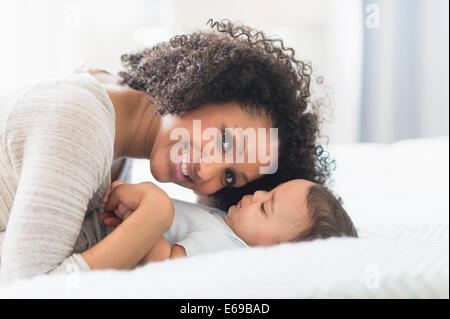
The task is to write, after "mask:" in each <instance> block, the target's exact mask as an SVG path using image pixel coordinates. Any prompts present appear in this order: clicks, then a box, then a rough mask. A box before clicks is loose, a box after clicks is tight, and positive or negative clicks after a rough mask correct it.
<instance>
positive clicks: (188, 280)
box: [0, 137, 449, 298]
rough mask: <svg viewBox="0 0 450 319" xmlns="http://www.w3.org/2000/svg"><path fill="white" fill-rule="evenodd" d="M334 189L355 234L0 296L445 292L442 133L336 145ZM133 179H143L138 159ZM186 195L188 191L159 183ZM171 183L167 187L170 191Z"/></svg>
mask: <svg viewBox="0 0 450 319" xmlns="http://www.w3.org/2000/svg"><path fill="white" fill-rule="evenodd" d="M329 151H330V153H331V154H332V156H333V157H334V158H335V159H336V164H337V166H336V171H335V174H334V177H333V180H334V184H333V188H334V189H335V191H336V192H337V193H338V194H339V195H340V196H342V198H343V200H344V206H345V208H346V209H347V211H348V212H349V214H350V216H351V217H352V219H353V221H354V223H355V225H356V227H357V230H358V232H359V235H360V238H358V239H353V238H351V239H350V238H332V239H326V240H316V241H312V242H307V243H289V244H281V245H278V246H272V247H266V248H263V247H256V248H247V249H237V250H229V251H220V252H216V253H212V254H208V255H200V256H194V257H190V258H182V259H178V260H167V261H164V262H160V263H153V264H148V265H146V266H145V267H142V268H137V269H135V270H132V271H114V270H107V271H92V272H85V273H77V272H74V273H69V274H59V275H52V276H49V275H41V276H37V277H35V278H32V279H27V280H19V281H16V282H14V283H12V284H11V285H9V286H6V287H0V298H449V226H448V225H449V193H448V192H449V139H448V137H438V138H428V139H416V140H404V141H400V142H396V143H393V144H340V145H333V146H330V148H329ZM129 176H130V180H129V181H133V182H139V181H142V180H147V179H150V176H149V175H148V162H147V161H145V160H135V161H133V162H132V166H131V170H130V175H129ZM163 187H166V189H167V191H168V192H169V195H170V196H172V197H174V198H178V199H183V200H186V201H193V200H194V198H195V197H194V194H192V192H190V191H189V190H185V189H181V188H177V187H174V186H170V187H169V186H168V185H163ZM167 187H168V188H167Z"/></svg>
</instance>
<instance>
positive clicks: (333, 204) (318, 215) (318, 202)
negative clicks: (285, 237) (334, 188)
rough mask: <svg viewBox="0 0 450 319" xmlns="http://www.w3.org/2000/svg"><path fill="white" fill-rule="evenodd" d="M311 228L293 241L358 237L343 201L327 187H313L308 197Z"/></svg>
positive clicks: (316, 185)
mask: <svg viewBox="0 0 450 319" xmlns="http://www.w3.org/2000/svg"><path fill="white" fill-rule="evenodd" d="M306 202H307V207H308V215H309V217H310V227H308V229H307V230H304V231H302V232H301V233H300V234H299V235H298V236H297V237H295V238H294V239H293V240H292V241H293V242H298V241H310V240H314V239H319V238H322V239H325V238H329V237H344V236H346V237H358V233H357V231H356V228H355V226H354V225H353V222H352V220H351V219H350V216H349V215H348V214H347V212H346V211H345V209H344V208H343V207H342V205H343V201H342V199H341V198H340V197H336V196H334V194H333V193H332V192H331V191H330V190H329V189H327V188H326V187H325V186H321V185H318V184H315V185H313V186H311V188H310V189H309V192H308V196H307V200H306Z"/></svg>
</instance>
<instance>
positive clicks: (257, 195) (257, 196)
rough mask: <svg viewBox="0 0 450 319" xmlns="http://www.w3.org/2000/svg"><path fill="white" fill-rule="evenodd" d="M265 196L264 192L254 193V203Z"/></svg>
mask: <svg viewBox="0 0 450 319" xmlns="http://www.w3.org/2000/svg"><path fill="white" fill-rule="evenodd" d="M264 194H265V192H264V191H256V192H254V193H253V196H252V201H253V202H255V201H258V200H260V199H261V198H262V197H263V196H264Z"/></svg>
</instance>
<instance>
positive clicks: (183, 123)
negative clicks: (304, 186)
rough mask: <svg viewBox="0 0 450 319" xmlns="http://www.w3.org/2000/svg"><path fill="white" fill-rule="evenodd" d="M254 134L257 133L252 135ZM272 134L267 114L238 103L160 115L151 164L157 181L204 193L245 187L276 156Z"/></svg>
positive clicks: (276, 144) (205, 106) (276, 145)
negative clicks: (246, 108)
mask: <svg viewBox="0 0 450 319" xmlns="http://www.w3.org/2000/svg"><path fill="white" fill-rule="evenodd" d="M236 128H240V129H242V131H239V130H235V129H236ZM258 129H260V130H259V131H258ZM243 131H244V134H242V132H243ZM231 132H235V133H234V134H230V133H231ZM239 132H241V133H239ZM178 133H180V134H178ZM181 133H183V134H181ZM247 133H249V134H247ZM252 133H254V134H256V138H251V136H252ZM171 135H172V136H171ZM258 138H259V139H260V142H258ZM270 138H271V136H270V120H269V119H268V118H267V117H266V116H264V114H249V113H248V112H246V111H243V110H242V108H241V106H240V105H239V104H238V103H236V102H229V103H225V104H207V105H204V106H202V107H199V108H197V109H195V110H193V111H190V112H188V113H185V114H183V115H182V116H177V115H165V116H163V117H162V118H161V126H160V130H159V132H158V134H157V136H156V138H155V141H154V144H153V148H152V151H151V155H150V169H151V172H152V175H153V176H154V177H155V179H156V180H158V181H159V182H173V183H176V184H179V185H181V186H184V187H188V188H191V189H192V190H194V191H195V192H198V193H200V194H212V193H215V192H216V191H218V190H220V189H222V188H223V187H226V186H232V187H241V186H243V185H245V184H247V183H248V182H250V181H253V180H255V179H257V178H259V177H261V170H260V168H261V167H267V166H268V165H273V163H274V162H276V161H277V159H278V158H277V156H278V152H277V151H278V141H276V143H274V140H273V137H272V140H270ZM231 140H232V143H230V141H231ZM255 141H256V142H255ZM216 146H217V147H216ZM212 147H215V149H213V148H212ZM264 148H265V149H264ZM274 148H275V151H274ZM258 150H260V151H261V150H262V151H264V150H265V151H264V154H265V155H267V156H266V157H265V158H264V157H263V156H259V154H258ZM219 151H220V153H219ZM251 154H253V155H255V154H256V156H254V157H253V158H252V157H251V156H252V155H251ZM238 155H239V156H241V157H240V158H241V160H238V158H237V157H238ZM249 155H250V157H249ZM229 156H231V157H229ZM242 158H243V159H244V160H242ZM268 158H270V160H268Z"/></svg>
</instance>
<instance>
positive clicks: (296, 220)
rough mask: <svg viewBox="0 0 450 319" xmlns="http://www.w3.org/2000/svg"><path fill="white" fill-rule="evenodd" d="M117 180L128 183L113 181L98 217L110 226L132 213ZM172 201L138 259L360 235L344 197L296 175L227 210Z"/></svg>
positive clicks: (246, 197)
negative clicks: (165, 224)
mask: <svg viewBox="0 0 450 319" xmlns="http://www.w3.org/2000/svg"><path fill="white" fill-rule="evenodd" d="M119 185H127V184H124V183H123V182H121V181H116V182H114V183H113V184H112V185H111V187H110V189H109V190H108V191H107V193H106V194H105V197H104V199H103V203H102V207H104V208H107V209H105V212H104V213H102V214H101V215H100V219H101V220H103V221H104V223H105V224H107V225H110V226H112V225H114V226H118V225H119V224H120V223H121V221H122V220H125V219H127V218H128V217H129V216H130V215H131V214H133V210H131V209H129V208H128V207H127V206H126V205H124V204H123V201H120V200H117V199H112V198H111V197H112V196H111V194H112V192H114V189H115V188H116V187H118V186H119ZM155 187H156V186H155ZM130 191H132V189H131V188H130V189H129V191H128V192H130ZM122 194H123V191H122ZM128 194H129V193H128ZM126 195H127V193H125V196H126ZM123 196H124V195H122V198H123ZM113 202H114V203H113ZM172 203H173V205H174V212H175V215H174V218H173V221H172V224H171V226H170V228H169V230H167V231H166V232H164V233H163V235H162V237H161V238H160V239H159V240H157V241H156V242H155V244H154V245H153V246H152V248H151V249H150V251H149V252H148V253H147V255H146V256H145V257H144V258H143V259H142V260H141V262H140V265H143V264H146V263H148V262H151V261H162V260H165V259H168V258H177V257H183V256H193V255H196V254H203V253H208V252H214V251H218V250H221V249H231V248H236V247H247V246H270V245H275V244H279V243H284V242H298V241H308V240H313V239H317V238H328V237H332V236H351V237H357V232H356V229H355V227H354V225H353V223H352V221H351V219H350V217H349V216H348V214H347V213H346V212H345V210H344V209H343V207H342V202H341V200H340V199H337V198H336V197H335V196H334V195H333V194H332V193H331V192H330V191H329V190H328V189H326V188H325V187H323V186H320V185H319V184H316V183H313V182H310V181H307V180H301V179H295V180H291V181H288V182H285V183H283V184H280V185H279V186H277V187H276V188H274V189H273V190H272V191H269V192H267V191H256V192H255V193H254V194H253V195H246V196H244V197H242V199H241V200H240V201H239V202H238V203H237V204H236V205H233V206H231V207H230V208H229V210H228V213H225V212H223V211H220V210H217V209H213V208H210V207H207V206H203V205H199V204H191V203H186V202H182V201H178V200H172ZM112 208H114V210H113V211H112ZM148 209H149V210H150V209H152V207H148ZM108 210H109V212H108Z"/></svg>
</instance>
